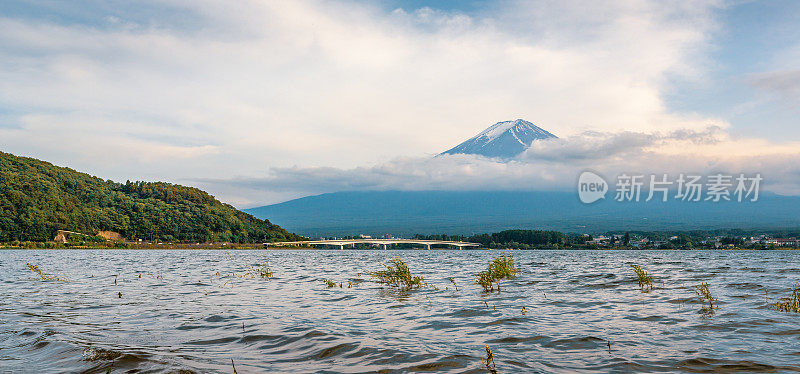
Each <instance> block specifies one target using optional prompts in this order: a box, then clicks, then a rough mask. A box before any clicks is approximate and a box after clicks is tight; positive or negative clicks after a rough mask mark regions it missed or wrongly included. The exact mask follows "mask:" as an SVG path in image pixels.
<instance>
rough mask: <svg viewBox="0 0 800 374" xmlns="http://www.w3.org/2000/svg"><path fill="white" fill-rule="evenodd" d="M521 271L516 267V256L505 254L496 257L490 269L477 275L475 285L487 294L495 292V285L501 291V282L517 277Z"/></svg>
mask: <svg viewBox="0 0 800 374" xmlns="http://www.w3.org/2000/svg"><path fill="white" fill-rule="evenodd" d="M518 272H519V270H518V269H517V268H516V267H515V266H514V256H513V255H509V254H505V253H504V254H503V255H502V256H499V257H495V258H494V259H493V260H492V262H491V263H489V268H488V269H486V271H482V272H480V273H478V274H476V275H475V283H476V284H479V285H481V286H482V287H483V290H484V291H486V292H492V291H494V285H495V283H496V284H497V290H498V291H500V280H501V279H509V278H513V277H514V276H516V274H517V273H518Z"/></svg>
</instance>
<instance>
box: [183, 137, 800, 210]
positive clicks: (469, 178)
mask: <svg viewBox="0 0 800 374" xmlns="http://www.w3.org/2000/svg"><path fill="white" fill-rule="evenodd" d="M798 159H800V142H796V143H791V144H786V145H784V146H770V145H769V143H768V142H765V141H763V140H758V139H755V140H754V139H737V138H734V137H731V136H730V135H729V134H728V133H726V132H725V131H724V130H722V129H720V128H718V127H709V128H707V129H704V130H701V131H695V130H677V131H672V132H668V133H641V132H607V133H600V132H586V133H582V134H577V135H574V136H571V137H567V138H560V139H548V140H539V141H535V142H534V143H533V145H532V146H531V148H529V149H528V150H527V151H525V152H523V153H522V154H520V155H519V156H518V157H516V158H514V159H512V160H502V159H497V158H487V157H481V156H476V155H465V154H456V155H440V156H437V157H419V158H398V159H394V160H391V161H389V162H385V163H381V164H378V165H375V166H369V167H355V168H334V167H291V168H273V169H271V170H270V172H269V174H268V176H266V177H263V178H237V179H232V180H228V179H223V180H214V179H211V180H202V181H198V182H200V183H204V184H208V185H213V186H214V187H215V188H217V189H229V190H228V193H230V194H238V195H240V196H243V197H245V196H246V197H250V198H257V197H263V196H264V191H271V192H272V193H274V194H275V195H273V196H275V199H276V200H287V199H289V198H295V197H301V196H305V195H312V194H319V193H324V192H334V191H353V190H412V191H414V190H418V191H419V190H475V191H486V190H522V191H529V190H569V191H572V190H574V189H575V186H576V184H575V183H576V180H577V177H578V175H579V174H580V173H581V172H582V171H584V170H592V171H595V172H598V173H600V174H601V175H604V176H605V177H606V178H609V179H608V180H611V179H612V178H614V177H616V176H617V175H620V174H623V173H627V174H645V175H650V174H655V175H661V174H670V175H671V176H673V177H676V176H677V175H679V174H681V173H684V174H700V175H710V174H712V173H728V174H731V175H734V174H735V175H738V174H740V173H747V174H755V173H760V174H761V175H762V176H763V177H764V182H763V186H762V188H763V189H765V190H768V191H772V192H776V193H779V194H794V195H797V194H800V190H799V189H798V187H797V186H798V185H800V166H799V165H797V164H796V163H792V162H787V160H798Z"/></svg>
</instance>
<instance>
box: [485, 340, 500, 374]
mask: <svg viewBox="0 0 800 374" xmlns="http://www.w3.org/2000/svg"><path fill="white" fill-rule="evenodd" d="M483 347H484V348H485V349H486V360H484V363H485V364H486V369H487V370H489V372H490V373H492V374H496V373H497V365H495V364H494V354H493V353H492V349H491V348H489V345H488V344H484V345H483Z"/></svg>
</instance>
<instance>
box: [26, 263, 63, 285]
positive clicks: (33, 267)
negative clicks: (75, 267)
mask: <svg viewBox="0 0 800 374" xmlns="http://www.w3.org/2000/svg"><path fill="white" fill-rule="evenodd" d="M27 265H28V269H30V270H31V271H32V272H34V273H36V274H37V275H38V276H39V279H41V280H48V281H58V282H67V278H62V277H59V276H57V275H53V274H47V273H45V272H43V271H42V269H39V266H37V265H33V264H30V263H27Z"/></svg>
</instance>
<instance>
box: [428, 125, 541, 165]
mask: <svg viewBox="0 0 800 374" xmlns="http://www.w3.org/2000/svg"><path fill="white" fill-rule="evenodd" d="M550 138H556V136H555V135H553V134H551V133H550V132H548V131H546V130H544V129H542V128H540V127H538V126H536V125H534V124H533V123H530V122H528V121H525V120H523V119H518V120H515V121H503V122H498V123H495V124H494V125H492V126H490V127H489V128H487V129H486V130H483V131H481V132H480V133H479V134H478V135H475V136H474V137H472V138H470V139H468V140H467V141H465V142H463V143H461V144H459V145H457V146H455V147H454V148H453V149H450V150H448V151H446V152H443V154H456V153H465V154H478V155H483V156H486V157H500V158H513V157H514V156H517V155H519V154H520V153H522V152H523V151H524V150H526V149H527V148H528V147H530V146H531V143H533V141H535V140H539V139H550Z"/></svg>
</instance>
